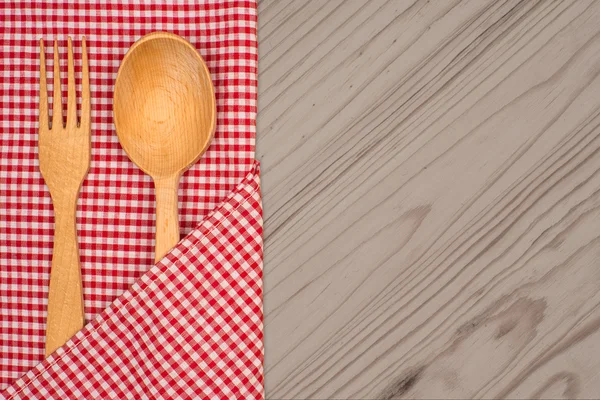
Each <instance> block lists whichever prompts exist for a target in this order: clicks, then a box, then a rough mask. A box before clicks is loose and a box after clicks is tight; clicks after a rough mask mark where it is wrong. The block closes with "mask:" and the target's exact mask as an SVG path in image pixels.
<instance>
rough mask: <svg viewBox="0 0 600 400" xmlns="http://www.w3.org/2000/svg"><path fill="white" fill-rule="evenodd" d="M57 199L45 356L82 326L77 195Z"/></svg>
mask: <svg viewBox="0 0 600 400" xmlns="http://www.w3.org/2000/svg"><path fill="white" fill-rule="evenodd" d="M53 202H54V225H55V227H54V250H53V253H52V269H51V271H50V286H49V290H48V319H47V323H46V356H49V355H50V354H52V353H53V352H54V351H55V350H56V349H57V348H59V347H60V346H62V345H63V344H64V343H65V342H66V341H67V340H69V339H70V338H71V336H73V335H74V334H75V333H76V332H77V331H79V330H81V328H83V324H84V309H83V290H82V283H81V267H80V264H79V248H78V244H77V226H76V222H75V216H76V209H77V198H75V199H74V200H73V199H69V200H66V201H55V200H54V199H53Z"/></svg>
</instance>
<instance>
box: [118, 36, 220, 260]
mask: <svg viewBox="0 0 600 400" xmlns="http://www.w3.org/2000/svg"><path fill="white" fill-rule="evenodd" d="M216 118H217V112H216V99H215V91H214V87H213V84H212V81H211V78H210V73H209V71H208V68H207V67H206V64H205V63H204V60H203V59H202V57H201V56H200V54H199V53H198V51H197V50H196V49H195V48H194V47H193V46H192V45H191V44H190V43H189V42H187V41H186V40H185V39H183V38H182V37H180V36H177V35H174V34H171V33H166V32H154V33H150V34H148V35H146V36H144V37H143V38H141V39H140V40H138V41H137V42H136V43H135V44H134V45H133V46H131V48H130V49H129V51H128V52H127V54H126V55H125V57H124V58H123V61H122V63H121V66H120V67H119V72H118V74H117V79H116V81H115V92H114V120H115V127H116V130H117V135H118V136H119V141H120V143H121V146H123V149H124V150H125V152H126V153H127V155H128V156H129V158H130V159H131V160H132V161H133V162H134V163H135V164H136V165H137V166H138V167H139V168H140V169H141V170H142V171H144V172H145V173H147V174H148V175H150V176H151V177H152V179H153V180H154V186H155V188H156V251H155V259H156V261H158V260H160V259H161V258H162V257H163V256H164V255H165V254H166V253H167V252H169V250H171V248H173V247H174V246H175V245H176V244H177V242H179V217H178V215H179V214H178V209H177V187H178V185H179V179H180V177H181V174H182V173H184V172H185V171H187V170H188V169H189V167H190V166H191V165H192V164H194V163H195V162H196V161H197V160H198V159H199V158H200V156H202V154H204V152H205V151H206V149H207V148H208V146H209V145H210V142H211V140H212V138H213V135H214V133H215V127H216Z"/></svg>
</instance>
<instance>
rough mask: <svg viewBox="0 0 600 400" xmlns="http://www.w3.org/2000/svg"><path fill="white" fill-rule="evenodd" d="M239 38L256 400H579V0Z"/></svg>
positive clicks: (344, 22) (504, 3) (366, 9)
mask: <svg viewBox="0 0 600 400" xmlns="http://www.w3.org/2000/svg"><path fill="white" fill-rule="evenodd" d="M259 25H260V29H259V42H260V45H259V57H260V80H259V113H258V143H257V156H258V158H259V159H260V160H261V162H262V180H263V195H264V210H265V213H264V217H265V275H264V277H265V292H264V294H265V380H266V394H267V398H268V399H338V398H339V399H391V398H427V399H434V398H461V399H464V398H503V397H507V398H599V397H600V307H599V305H600V77H599V74H600V1H586V0H574V1H573V0H569V1H567V0H565V1H549V0H547V1H535V0H522V1H519V0H494V1H484V0H456V1H455V0H439V1H434V0H429V1H425V0H417V1H413V0H409V1H402V0H368V1H367V0H329V1H324V0H259Z"/></svg>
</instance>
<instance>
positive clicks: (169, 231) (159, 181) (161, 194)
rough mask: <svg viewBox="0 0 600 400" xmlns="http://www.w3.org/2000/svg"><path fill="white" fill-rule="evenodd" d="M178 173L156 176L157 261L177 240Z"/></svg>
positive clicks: (155, 257)
mask: <svg viewBox="0 0 600 400" xmlns="http://www.w3.org/2000/svg"><path fill="white" fill-rule="evenodd" d="M178 186H179V175H175V176H169V177H163V178H156V179H154V187H155V189H156V249H155V253H154V254H155V256H154V260H155V262H158V261H159V260H160V259H161V258H163V257H164V256H165V254H167V253H168V252H169V250H171V249H172V248H173V247H175V245H176V244H177V243H178V242H179V217H178V210H177V188H178Z"/></svg>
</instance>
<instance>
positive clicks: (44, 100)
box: [39, 39, 50, 131]
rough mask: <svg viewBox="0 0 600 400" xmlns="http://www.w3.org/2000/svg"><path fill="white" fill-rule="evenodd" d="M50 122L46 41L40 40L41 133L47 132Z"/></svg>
mask: <svg viewBox="0 0 600 400" xmlns="http://www.w3.org/2000/svg"><path fill="white" fill-rule="evenodd" d="M49 122H50V117H49V115H48V86H47V85H46V50H45V49H44V39H40V115H39V125H40V128H39V129H40V131H45V130H47V129H48V123H49Z"/></svg>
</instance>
